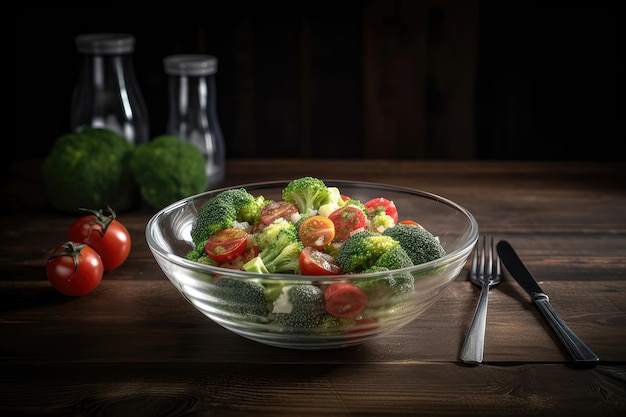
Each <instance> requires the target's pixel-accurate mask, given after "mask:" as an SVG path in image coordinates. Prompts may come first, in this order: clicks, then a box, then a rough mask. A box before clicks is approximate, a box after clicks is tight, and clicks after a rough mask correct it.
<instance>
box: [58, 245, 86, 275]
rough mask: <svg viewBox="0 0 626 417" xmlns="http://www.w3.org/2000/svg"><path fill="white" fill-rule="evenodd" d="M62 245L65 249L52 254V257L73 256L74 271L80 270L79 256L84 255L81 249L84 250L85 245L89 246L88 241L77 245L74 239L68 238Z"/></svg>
mask: <svg viewBox="0 0 626 417" xmlns="http://www.w3.org/2000/svg"><path fill="white" fill-rule="evenodd" d="M61 246H62V247H63V248H64V249H63V250H60V251H58V252H57V253H54V254H52V255H51V256H50V259H54V258H58V257H60V256H71V257H72V259H74V273H76V271H78V257H79V256H83V255H82V254H81V253H80V251H81V250H83V248H84V247H85V246H87V244H86V243H81V244H79V245H77V244H76V243H74V242H73V241H71V240H68V241H67V242H65V243H64V244H63V245H61Z"/></svg>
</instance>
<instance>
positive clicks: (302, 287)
mask: <svg viewBox="0 0 626 417" xmlns="http://www.w3.org/2000/svg"><path fill="white" fill-rule="evenodd" d="M326 314H327V313H326V301H325V300H324V292H323V291H322V290H321V289H320V288H319V287H317V286H315V285H311V284H297V285H286V286H284V287H283V289H282V292H281V294H280V295H279V296H278V298H276V300H275V301H274V303H273V308H272V316H273V317H274V322H275V323H276V324H280V325H282V326H287V327H289V328H292V329H290V330H287V331H288V332H290V333H301V332H304V333H306V332H309V331H310V330H311V329H313V328H315V327H318V326H319V325H320V322H321V320H322V319H323V318H324V316H326ZM296 328H297V329H299V330H297V329H296Z"/></svg>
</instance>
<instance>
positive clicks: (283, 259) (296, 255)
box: [243, 219, 304, 274]
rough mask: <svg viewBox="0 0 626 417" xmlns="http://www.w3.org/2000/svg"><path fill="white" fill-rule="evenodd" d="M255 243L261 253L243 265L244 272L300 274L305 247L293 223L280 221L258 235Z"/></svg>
mask: <svg viewBox="0 0 626 417" xmlns="http://www.w3.org/2000/svg"><path fill="white" fill-rule="evenodd" d="M255 241H256V244H257V245H258V246H259V250H260V252H259V254H258V255H257V256H256V257H255V258H253V259H251V260H250V261H248V262H246V263H245V264H244V265H243V269H244V270H246V271H248V272H265V271H268V272H271V273H274V272H291V273H296V274H299V273H300V253H301V252H302V249H304V245H303V244H302V242H300V240H299V239H298V233H297V231H296V229H295V226H294V225H293V223H291V222H289V221H287V220H284V219H278V220H276V221H275V222H273V223H271V224H269V225H267V227H265V228H264V229H263V230H261V231H260V232H258V233H256V235H255Z"/></svg>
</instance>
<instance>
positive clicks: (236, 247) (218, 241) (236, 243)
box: [204, 228, 248, 262]
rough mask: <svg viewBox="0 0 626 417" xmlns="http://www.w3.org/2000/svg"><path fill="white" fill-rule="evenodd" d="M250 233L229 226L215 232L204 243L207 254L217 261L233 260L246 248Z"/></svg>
mask: <svg viewBox="0 0 626 417" xmlns="http://www.w3.org/2000/svg"><path fill="white" fill-rule="evenodd" d="M247 244H248V233H246V231H245V230H243V229H238V228H229V229H224V230H220V231H219V232H215V233H213V234H212V235H211V237H209V239H208V240H207V241H206V244H205V245H204V249H205V250H206V253H207V255H209V257H211V259H213V260H214V261H216V262H232V261H234V260H235V259H237V258H238V257H239V256H240V255H242V254H243V253H244V251H245V250H246V246H247Z"/></svg>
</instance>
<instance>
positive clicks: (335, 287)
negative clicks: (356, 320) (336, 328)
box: [324, 283, 367, 317]
mask: <svg viewBox="0 0 626 417" xmlns="http://www.w3.org/2000/svg"><path fill="white" fill-rule="evenodd" d="M324 298H325V299H326V311H327V312H328V313H329V314H332V315H333V316H335V317H354V316H356V315H357V314H359V313H360V312H361V311H363V309H364V308H365V304H366V303H367V295H366V294H365V293H364V292H363V291H362V290H361V289H360V288H359V287H357V286H355V285H354V284H349V283H337V284H330V285H329V286H328V287H326V289H325V290H324Z"/></svg>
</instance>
